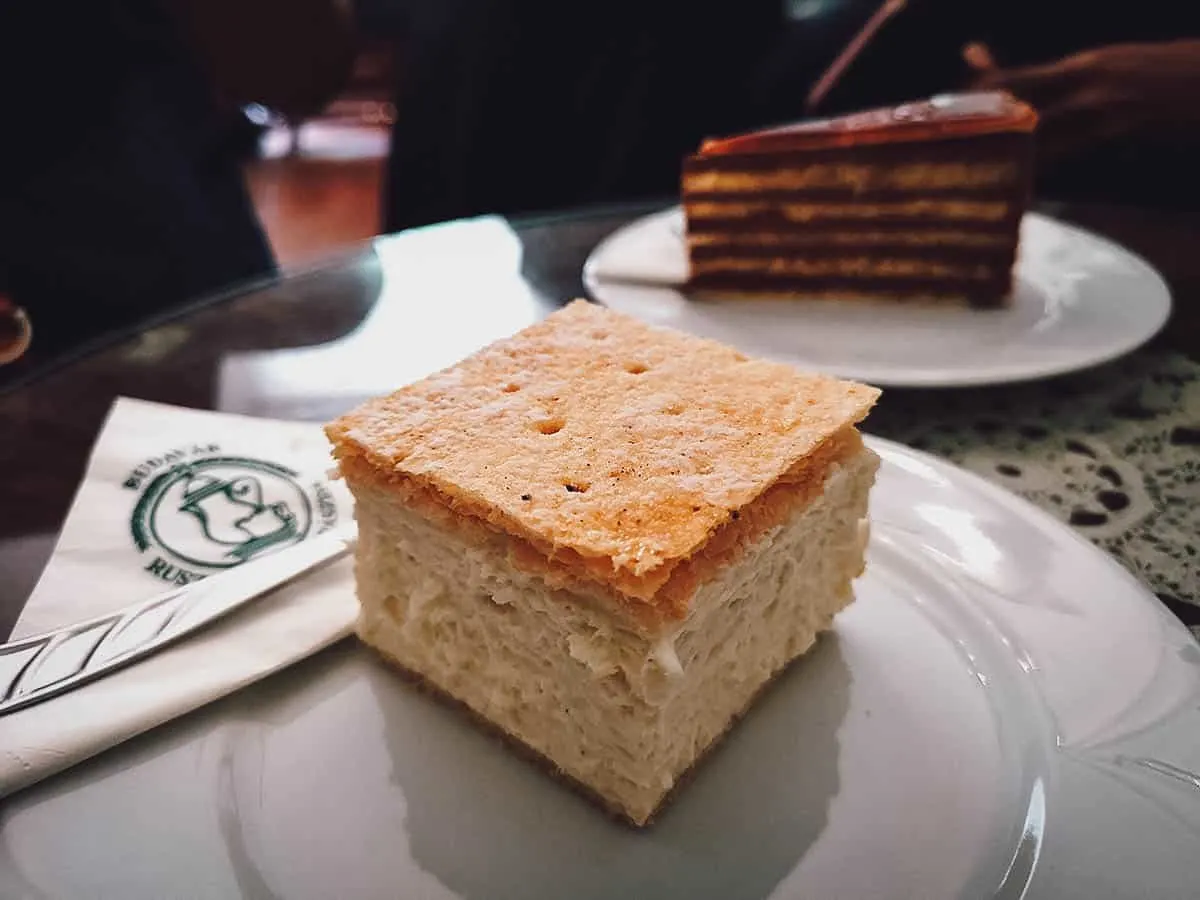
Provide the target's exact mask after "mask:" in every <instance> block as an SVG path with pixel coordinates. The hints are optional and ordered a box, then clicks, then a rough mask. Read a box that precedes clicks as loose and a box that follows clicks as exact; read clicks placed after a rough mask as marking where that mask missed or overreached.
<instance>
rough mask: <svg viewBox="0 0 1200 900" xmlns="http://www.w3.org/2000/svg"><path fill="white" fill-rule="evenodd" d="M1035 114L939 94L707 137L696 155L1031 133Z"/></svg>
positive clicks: (989, 100)
mask: <svg viewBox="0 0 1200 900" xmlns="http://www.w3.org/2000/svg"><path fill="white" fill-rule="evenodd" d="M1036 127H1037V113H1036V112H1034V111H1033V108H1032V107H1030V106H1029V105H1028V104H1025V103H1022V102H1021V101H1020V100H1018V99H1016V98H1015V97H1013V96H1012V95H1011V94H1008V93H1005V92H1003V91H984V92H979V93H970V94H942V95H940V96H937V97H933V98H931V99H929V100H923V101H920V102H916V103H905V104H902V105H900V106H893V107H886V108H883V109H871V110H866V111H864V112H859V113H853V114H851V115H847V116H839V117H837V118H832V119H819V120H815V121H809V122H798V123H795V124H791V125H783V126H780V127H778V128H767V129H764V130H762V131H755V132H752V133H750V134H743V135H738V136H736V137H727V138H710V139H708V140H706V141H704V143H703V144H701V146H700V155H701V156H715V155H721V154H726V153H767V152H772V151H780V150H792V149H802V148H817V147H847V146H852V145H861V144H884V143H891V142H899V141H935V140H940V139H942V138H954V137H975V136H979V135H985V134H997V133H1003V132H1011V131H1015V132H1031V131H1033V130H1034V128H1036Z"/></svg>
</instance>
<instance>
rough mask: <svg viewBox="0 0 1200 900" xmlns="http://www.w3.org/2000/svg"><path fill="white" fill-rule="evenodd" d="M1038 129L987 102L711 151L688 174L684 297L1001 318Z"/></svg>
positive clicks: (934, 107)
mask: <svg viewBox="0 0 1200 900" xmlns="http://www.w3.org/2000/svg"><path fill="white" fill-rule="evenodd" d="M1036 125H1037V115H1036V113H1035V112H1034V111H1033V110H1032V109H1031V108H1030V107H1029V106H1027V105H1026V104H1024V103H1022V102H1020V101H1018V100H1016V99H1014V98H1013V97H1011V96H1010V95H1008V94H1005V93H1001V92H983V93H972V94H954V95H946V96H940V97H934V98H932V99H930V100H927V101H922V102H919V103H909V104H905V105H903V106H899V107H895V108H890V109H878V110H870V111H868V112H861V113H856V114H854V115H850V116H844V117H841V118H836V119H825V120H821V121H813V122H803V123H800V124H796V125H789V126H784V127H781V128H774V129H769V130H766V131H759V132H756V133H753V134H745V135H740V136H737V137H729V138H722V139H712V140H707V141H705V142H704V143H703V145H702V146H701V148H700V150H699V152H698V153H696V154H695V155H693V156H691V157H689V158H688V159H687V160H686V161H685V163H684V167H683V208H684V214H685V217H686V223H687V246H688V257H689V262H690V266H691V274H690V282H689V288H690V290H691V292H693V293H699V294H707V293H716V294H721V295H730V296H742V297H763V296H769V297H786V298H792V297H833V298H849V297H855V298H857V297H880V298H888V299H897V300H915V299H931V300H938V301H965V302H968V303H971V304H973V305H978V306H993V305H998V304H1001V303H1003V302H1004V299H1005V297H1006V296H1007V295H1008V294H1009V292H1010V290H1011V287H1012V269H1013V264H1014V262H1015V260H1016V253H1017V245H1018V240H1019V229H1020V224H1021V217H1022V215H1023V214H1024V212H1025V207H1026V205H1027V203H1028V200H1029V193H1030V183H1031V175H1032V162H1033V136H1034V130H1035V128H1036Z"/></svg>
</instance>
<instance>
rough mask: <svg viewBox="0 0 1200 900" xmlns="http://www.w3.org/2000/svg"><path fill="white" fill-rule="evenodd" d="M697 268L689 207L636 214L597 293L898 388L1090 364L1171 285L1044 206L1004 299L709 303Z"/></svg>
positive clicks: (594, 279) (774, 354) (732, 340)
mask: <svg viewBox="0 0 1200 900" xmlns="http://www.w3.org/2000/svg"><path fill="white" fill-rule="evenodd" d="M686 276H687V252H686V249H685V247H684V243H683V221H682V212H681V211H680V209H679V208H678V207H673V208H671V209H668V210H665V211H663V212H659V213H655V214H653V215H650V216H646V217H644V218H642V219H638V220H637V221H635V222H632V223H630V224H629V225H627V226H625V227H624V228H622V229H620V230H618V231H616V232H614V233H613V234H612V235H610V236H609V237H608V238H607V239H606V240H604V241H603V242H602V243H601V244H600V245H599V246H597V247H596V249H595V250H594V251H593V252H592V254H591V256H590V257H589V259H588V261H587V263H586V265H585V266H584V273H583V277H584V284H585V285H586V286H587V289H588V291H589V292H590V293H591V295H592V297H593V298H594V299H595V300H597V301H598V302H600V303H603V304H604V305H606V306H609V307H612V308H613V309H617V310H620V311H622V312H626V313H629V314H631V315H634V316H637V317H638V318H640V319H643V320H645V321H648V322H651V323H654V324H659V325H664V326H668V327H672V328H678V329H680V330H683V331H688V332H691V333H693V334H697V335H700V336H702V337H708V338H713V339H716V340H720V341H724V342H726V343H729V344H733V345H735V346H737V347H739V348H740V349H742V350H744V351H745V352H747V353H751V354H755V355H758V356H765V357H768V358H771V359H775V360H778V361H781V362H787V363H791V364H793V365H796V366H799V367H801V368H804V369H810V370H815V371H821V372H826V373H829V374H832V375H838V376H841V377H844V378H855V379H858V380H860V381H866V382H869V383H872V384H878V385H884V386H895V387H960V386H968V385H983V384H1000V383H1005V382H1016V381H1028V380H1033V379H1037V378H1045V377H1049V376H1052V375H1059V374H1063V373H1066V372H1071V371H1075V370H1078V369H1084V368H1088V367H1091V366H1095V365H1099V364H1100V363H1104V362H1108V361H1109V360H1112V359H1116V358H1117V357H1119V356H1122V355H1124V354H1126V353H1129V352H1130V351H1132V350H1134V349H1136V348H1137V347H1139V346H1141V345H1142V344H1143V343H1145V342H1146V341H1148V340H1149V339H1150V338H1152V337H1153V336H1154V335H1155V334H1156V333H1157V332H1158V331H1159V329H1161V328H1162V326H1163V325H1164V324H1165V323H1166V321H1167V317H1168V316H1169V315H1170V311H1171V295H1170V291H1169V290H1168V289H1167V285H1166V283H1165V282H1164V281H1163V279H1162V277H1161V276H1160V275H1159V274H1158V272H1157V271H1155V270H1154V269H1153V268H1152V267H1151V266H1149V265H1148V264H1147V263H1146V262H1144V261H1143V260H1142V259H1141V258H1139V257H1137V256H1135V255H1134V254H1132V253H1130V252H1129V251H1128V250H1125V249H1124V248H1123V247H1120V246H1118V245H1117V244H1114V243H1112V242H1111V241H1108V240H1106V239H1104V238H1101V237H1099V236H1097V235H1094V234H1092V233H1090V232H1087V231H1084V230H1082V229H1079V228H1075V227H1073V226H1071V225H1066V224H1064V223H1062V222H1058V221H1055V220H1054V219H1050V218H1047V217H1045V216H1042V215H1038V214H1036V213H1029V214H1027V215H1026V216H1025V220H1024V222H1023V223H1022V226H1021V250H1020V256H1019V259H1018V262H1017V266H1016V279H1015V293H1014V296H1013V298H1012V302H1011V303H1010V304H1009V305H1008V306H1007V307H1005V308H1003V309H997V310H978V309H965V308H950V307H947V308H934V307H915V306H912V305H899V304H897V305H889V304H885V303H871V302H866V301H864V302H862V303H838V302H832V301H831V302H821V301H817V302H794V303H793V302H786V301H755V300H736V301H712V300H709V301H701V300H696V299H691V298H689V297H687V296H685V294H684V293H682V291H681V290H680V289H679V287H678V286H679V285H681V284H682V283H683V282H684V280H685V278H686Z"/></svg>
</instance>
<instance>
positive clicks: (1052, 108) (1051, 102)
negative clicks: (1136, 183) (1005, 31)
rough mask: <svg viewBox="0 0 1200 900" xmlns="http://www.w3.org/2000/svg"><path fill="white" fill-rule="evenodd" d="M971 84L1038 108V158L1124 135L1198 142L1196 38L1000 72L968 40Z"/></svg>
mask: <svg viewBox="0 0 1200 900" xmlns="http://www.w3.org/2000/svg"><path fill="white" fill-rule="evenodd" d="M963 58H964V60H965V61H966V63H967V65H968V66H969V67H970V68H971V69H972V71H973V72H974V73H975V78H974V80H973V83H972V87H973V88H976V89H1000V90H1007V91H1009V92H1011V93H1012V94H1015V95H1016V96H1018V97H1020V98H1021V99H1022V100H1025V101H1026V102H1027V103H1030V104H1031V105H1032V106H1033V107H1034V108H1035V109H1036V110H1037V111H1038V155H1039V157H1040V158H1041V159H1043V160H1045V161H1047V162H1051V163H1054V162H1060V161H1062V160H1064V159H1066V158H1069V157H1071V156H1073V155H1075V154H1077V153H1079V152H1081V151H1084V150H1087V149H1090V148H1092V147H1095V146H1098V145H1101V144H1105V143H1109V142H1113V141H1118V140H1123V139H1137V138H1154V139H1156V140H1167V141H1176V142H1178V141H1186V142H1189V143H1190V142H1197V143H1200V104H1197V103H1196V102H1195V99H1194V98H1195V97H1196V96H1197V94H1200V41H1193V40H1185V41H1168V42H1163V43H1155V44H1113V45H1110V46H1105V47H1098V48H1095V49H1092V50H1085V51H1083V52H1081V53H1076V54H1074V55H1073V56H1068V57H1065V58H1063V59H1060V60H1057V61H1055V62H1052V63H1047V64H1044V65H1035V66H1026V67H1022V68H1014V69H1005V68H1003V67H1000V66H997V65H996V64H995V62H994V61H993V60H992V59H991V55H990V53H989V52H988V50H987V48H986V47H984V46H982V45H980V44H971V45H968V46H967V47H966V48H964V50H963Z"/></svg>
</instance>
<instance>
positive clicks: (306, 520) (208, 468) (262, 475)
mask: <svg viewBox="0 0 1200 900" xmlns="http://www.w3.org/2000/svg"><path fill="white" fill-rule="evenodd" d="M214 454H215V455H214ZM164 467H165V469H164ZM123 486H124V487H125V488H127V489H130V490H135V491H138V492H139V497H138V500H137V503H136V504H135V506H134V508H133V513H132V516H131V518H130V523H129V526H130V533H131V535H132V537H133V542H134V545H135V546H136V547H137V549H138V550H139V551H140V552H141V553H142V555H143V558H144V559H145V569H146V571H147V572H149V573H150V574H152V575H154V576H156V577H158V578H160V579H162V580H163V581H166V582H168V583H170V584H188V583H189V582H192V581H196V580H198V579H201V578H204V577H205V576H207V575H211V574H213V573H214V572H219V571H221V570H222V569H228V568H231V567H233V566H236V565H239V564H240V563H243V562H246V561H247V560H250V559H253V558H254V557H256V556H259V555H261V554H263V553H266V552H267V551H269V550H273V549H277V548H280V547H285V546H289V545H291V544H296V543H299V542H300V541H302V540H304V538H305V537H307V536H308V534H309V532H310V531H311V530H312V529H313V527H314V522H315V524H316V530H317V533H321V532H324V531H327V530H329V529H330V528H332V527H333V526H334V525H335V524H336V523H337V515H338V511H337V503H336V502H335V501H334V498H333V495H332V493H331V492H330V490H329V488H328V486H327V485H325V484H323V483H322V482H320V481H314V482H312V483H310V484H308V485H305V484H303V483H302V478H301V476H300V473H299V472H297V471H295V470H294V469H290V468H288V467H287V466H284V465H280V464H279V463H276V462H271V461H268V460H263V459H252V458H249V457H244V456H226V455H220V447H219V446H218V445H216V444H209V445H205V446H197V447H193V448H191V449H190V450H183V449H176V450H171V451H169V452H168V453H164V454H163V455H161V456H156V457H152V458H150V459H147V460H146V461H144V462H143V463H141V464H140V465H139V466H137V467H136V468H135V469H133V470H132V471H131V472H130V473H129V475H128V477H127V478H126V479H125V481H124V484H123Z"/></svg>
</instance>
